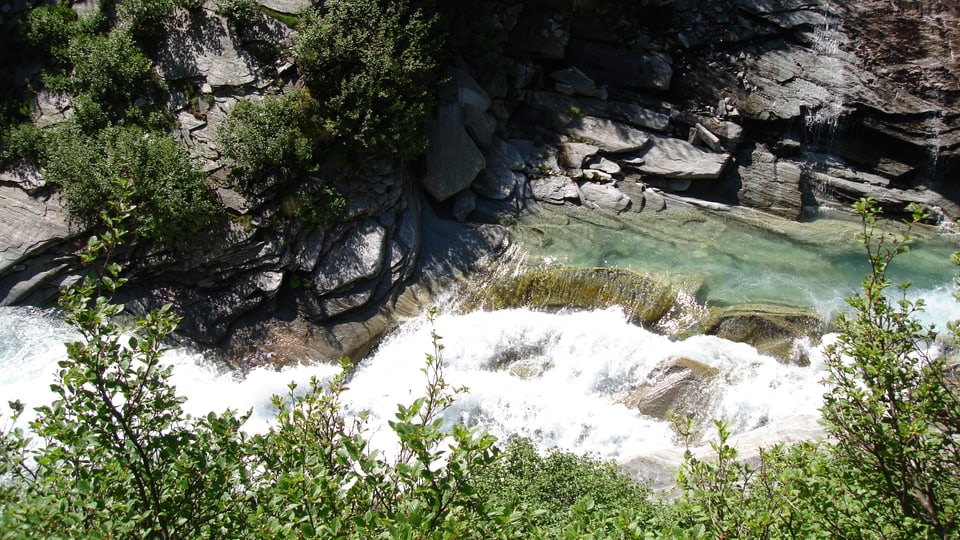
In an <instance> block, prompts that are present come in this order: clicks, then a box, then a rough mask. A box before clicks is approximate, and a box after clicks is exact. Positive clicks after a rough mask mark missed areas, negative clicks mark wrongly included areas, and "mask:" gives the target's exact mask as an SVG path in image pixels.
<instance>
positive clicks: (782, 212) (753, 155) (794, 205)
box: [733, 146, 803, 219]
mask: <svg viewBox="0 0 960 540" xmlns="http://www.w3.org/2000/svg"><path fill="white" fill-rule="evenodd" d="M738 156H739V157H738V164H739V167H737V169H736V171H735V172H733V174H734V175H735V176H737V179H738V180H739V181H740V190H739V191H738V193H737V198H738V200H739V201H740V204H743V205H746V206H749V207H751V208H757V209H760V210H764V211H766V212H769V213H772V214H776V215H778V216H782V217H785V218H788V219H796V218H798V217H799V216H800V211H801V208H802V205H803V197H802V192H801V187H800V174H801V169H800V167H799V166H797V165H796V164H795V163H791V162H789V161H783V160H777V157H776V156H774V155H773V154H772V153H770V152H769V151H767V150H766V149H765V148H764V147H762V146H756V147H754V148H750V149H745V150H744V151H743V152H741V153H740V154H738Z"/></svg>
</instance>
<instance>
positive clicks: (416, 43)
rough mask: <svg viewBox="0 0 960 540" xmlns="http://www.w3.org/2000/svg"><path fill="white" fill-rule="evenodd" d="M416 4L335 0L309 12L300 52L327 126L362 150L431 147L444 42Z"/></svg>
mask: <svg viewBox="0 0 960 540" xmlns="http://www.w3.org/2000/svg"><path fill="white" fill-rule="evenodd" d="M435 21H436V17H435V16H431V15H428V14H426V13H424V12H423V11H421V10H420V9H417V8H416V7H415V6H414V5H413V4H412V3H411V2H408V1H401V2H393V1H386V0H349V1H347V0H332V1H330V2H327V3H326V4H325V6H324V8H323V10H322V11H321V10H312V11H308V12H306V13H305V14H304V15H303V16H302V17H301V20H300V24H299V27H298V29H299V31H300V36H299V39H298V40H297V42H296V44H295V46H294V55H295V57H296V61H297V64H298V66H299V68H300V70H301V74H302V75H303V77H304V78H305V80H306V84H307V86H308V88H309V89H310V94H311V95H312V96H313V98H314V99H315V100H316V101H317V107H318V108H319V110H320V114H321V116H322V117H323V118H324V121H325V124H326V127H327V128H328V129H329V130H330V131H331V132H332V133H334V134H335V135H336V136H337V137H339V139H340V140H341V142H342V143H343V144H345V145H346V146H347V147H349V148H351V149H354V150H356V151H368V152H369V151H387V152H391V153H393V154H396V155H398V156H400V157H402V158H409V157H412V156H415V155H417V154H420V153H422V152H423V151H424V150H425V149H426V146H427V139H426V136H425V134H424V129H423V127H424V126H423V123H424V121H425V120H426V119H427V117H428V115H429V114H430V111H431V108H432V105H433V90H434V88H433V84H434V82H435V78H436V74H435V71H436V68H437V60H436V58H437V55H438V54H439V49H440V40H439V39H438V37H437V30H436V28H435V26H436V24H435Z"/></svg>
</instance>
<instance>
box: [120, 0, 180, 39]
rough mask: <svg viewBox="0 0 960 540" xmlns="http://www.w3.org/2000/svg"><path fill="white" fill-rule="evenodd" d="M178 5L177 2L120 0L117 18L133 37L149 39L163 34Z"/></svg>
mask: <svg viewBox="0 0 960 540" xmlns="http://www.w3.org/2000/svg"><path fill="white" fill-rule="evenodd" d="M176 4H177V2H176V0H119V1H118V2H117V16H118V17H119V18H120V20H121V21H123V22H124V23H125V24H127V25H129V28H130V33H131V34H132V35H133V36H136V37H138V38H144V39H149V38H153V37H157V36H160V35H162V34H163V25H164V23H165V22H167V21H168V20H170V16H171V14H172V13H173V8H174V7H175V6H176Z"/></svg>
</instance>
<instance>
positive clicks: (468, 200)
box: [453, 189, 477, 223]
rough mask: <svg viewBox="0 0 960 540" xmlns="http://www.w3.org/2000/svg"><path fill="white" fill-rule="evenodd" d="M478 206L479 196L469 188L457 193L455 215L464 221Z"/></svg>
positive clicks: (454, 201) (454, 204)
mask: <svg viewBox="0 0 960 540" xmlns="http://www.w3.org/2000/svg"><path fill="white" fill-rule="evenodd" d="M476 207H477V197H476V196H475V195H474V194H473V192H472V191H470V190H469V189H465V190H463V191H461V192H460V193H457V194H456V196H454V198H453V217H454V218H455V219H456V220H457V221H459V222H461V223H463V222H464V221H466V220H467V217H469V216H470V213H471V212H473V210H474V209H475V208H476Z"/></svg>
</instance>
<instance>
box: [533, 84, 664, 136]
mask: <svg viewBox="0 0 960 540" xmlns="http://www.w3.org/2000/svg"><path fill="white" fill-rule="evenodd" d="M530 103H531V105H533V106H534V107H537V108H540V109H545V110H548V111H551V112H555V113H570V112H572V111H580V112H581V113H583V114H587V115H590V116H599V117H601V118H609V119H611V120H618V121H620V122H624V123H627V124H630V125H632V126H635V127H639V128H643V129H650V130H653V131H666V129H667V128H668V127H669V126H670V117H669V116H667V115H665V114H663V113H659V112H657V111H654V110H651V109H648V108H645V107H642V106H640V105H638V104H636V103H623V102H619V101H604V100H601V99H592V98H588V97H571V96H565V95H563V94H558V93H556V92H546V91H543V90H538V91H536V92H534V93H533V95H532V96H531V99H530Z"/></svg>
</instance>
